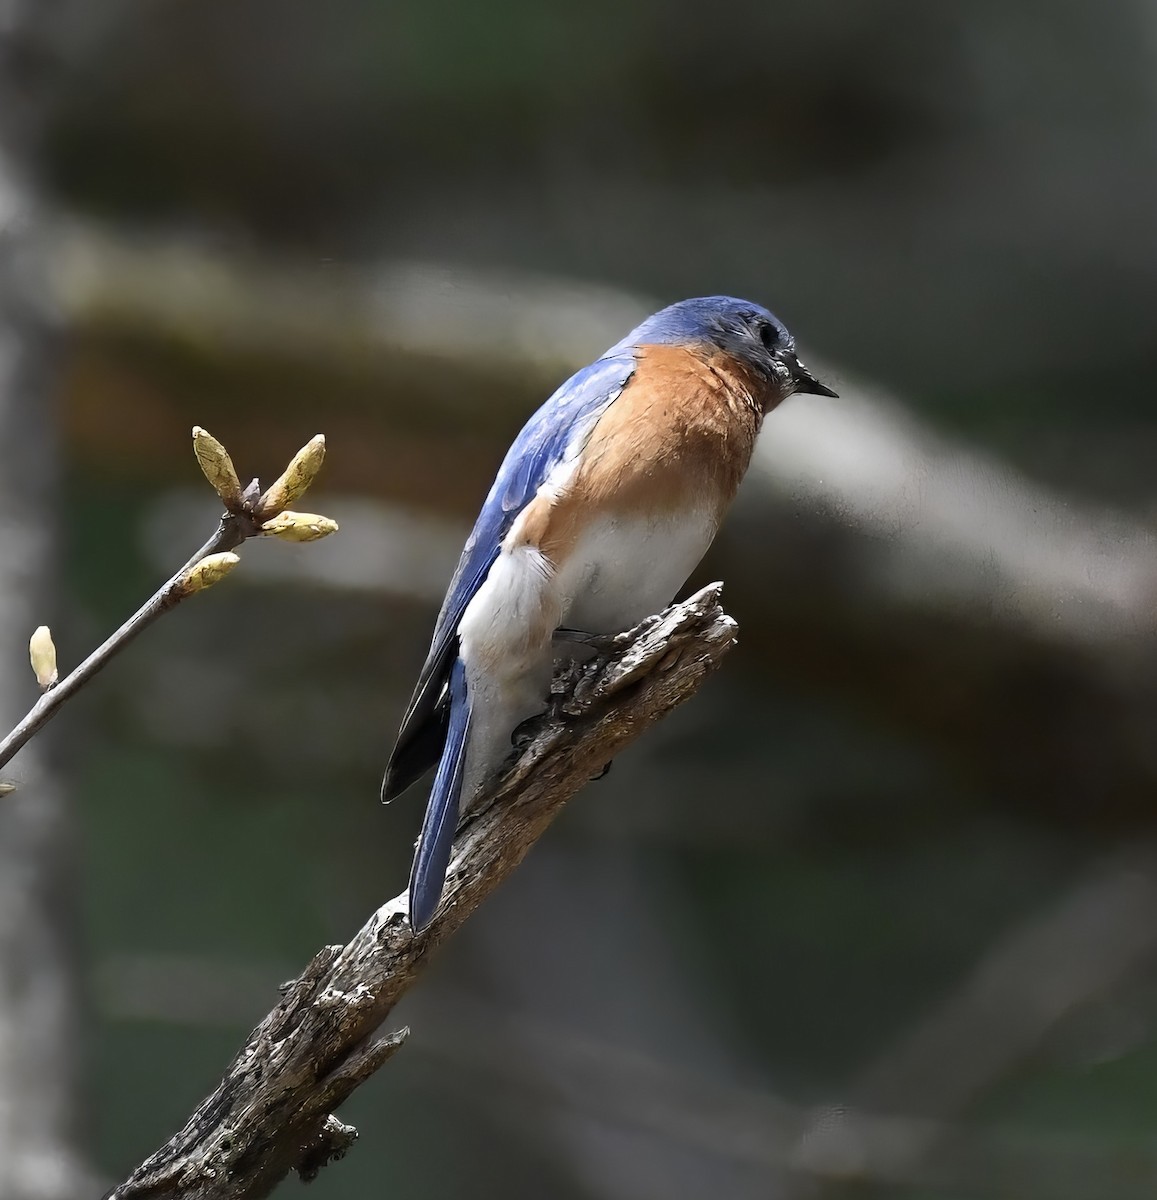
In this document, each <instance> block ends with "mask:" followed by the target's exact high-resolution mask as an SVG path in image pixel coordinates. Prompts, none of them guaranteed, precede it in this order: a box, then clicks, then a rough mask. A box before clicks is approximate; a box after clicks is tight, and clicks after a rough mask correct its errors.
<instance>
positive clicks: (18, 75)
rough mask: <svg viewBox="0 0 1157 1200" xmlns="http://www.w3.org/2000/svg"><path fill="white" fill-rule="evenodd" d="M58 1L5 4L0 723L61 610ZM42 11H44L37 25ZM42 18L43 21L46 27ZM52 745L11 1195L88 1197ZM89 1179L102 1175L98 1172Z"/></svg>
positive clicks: (6, 1145)
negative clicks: (45, 196)
mask: <svg viewBox="0 0 1157 1200" xmlns="http://www.w3.org/2000/svg"><path fill="white" fill-rule="evenodd" d="M55 12H56V6H55V5H54V4H53V3H51V2H50V0H27V3H20V2H19V0H17V2H14V0H0V725H3V727H4V729H9V728H11V726H12V725H14V724H15V723H16V721H17V720H18V719H19V718H20V717H21V716H23V714H24V712H25V711H26V709H27V708H28V706H29V704H30V703H31V702H32V700H34V699H35V695H36V693H35V684H34V683H33V682H32V679H31V676H30V674H29V667H28V662H27V649H26V647H27V638H28V635H29V633H30V632H31V631H32V629H33V628H34V627H35V626H36V625H37V624H40V623H41V622H45V621H47V620H48V619H49V603H50V591H51V575H52V562H53V550H54V543H55V538H56V522H55V497H56V491H57V488H56V483H57V479H56V459H57V451H56V445H55V441H54V434H53V421H52V410H51V406H50V403H49V399H50V392H51V384H52V366H53V361H54V358H55V353H54V341H55V334H54V330H53V328H52V322H51V321H50V319H49V316H48V312H47V308H46V305H45V303H44V295H45V293H46V289H45V288H44V287H43V286H42V279H41V267H42V265H43V261H44V256H43V253H42V250H43V246H42V244H41V240H40V238H41V231H42V226H41V223H40V220H39V217H40V212H39V209H40V204H39V199H38V192H37V187H36V183H35V179H34V173H33V170H32V163H33V157H34V154H33V147H34V146H35V141H36V136H37V132H38V127H39V124H40V121H41V119H42V117H43V114H44V106H45V102H46V86H47V83H48V80H49V76H50V74H51V72H50V71H49V69H48V67H49V63H50V62H51V58H50V56H49V54H48V40H47V39H46V38H44V37H43V36H42V31H43V27H42V26H41V22H42V21H44V20H46V19H47V18H49V17H51V16H53V15H55ZM33 18H35V22H34V20H33ZM34 23H35V25H36V26H37V28H35V29H34V28H33V24H34ZM43 747H44V743H43V742H36V743H34V744H33V745H31V746H29V747H28V748H27V749H26V750H25V751H24V752H23V753H22V754H21V755H20V757H19V758H18V759H16V760H15V763H14V768H13V771H12V776H11V777H12V778H13V779H14V780H15V781H17V782H18V783H19V784H20V787H19V790H18V791H17V792H16V793H15V794H13V795H12V796H9V797H7V798H5V799H3V800H2V801H0V1196H2V1197H3V1198H4V1200H33V1198H35V1200H52V1198H55V1197H61V1198H62V1200H63V1198H64V1197H70V1198H71V1197H74V1196H76V1195H78V1194H83V1191H82V1189H84V1187H85V1182H86V1181H85V1179H84V1176H83V1171H82V1167H81V1164H80V1157H79V1155H78V1153H77V1151H76V1135H77V1103H78V1087H77V1082H78V1072H79V1058H80V1055H79V1042H78V1020H77V1015H78V1002H77V995H78V987H77V969H76V956H75V955H74V954H73V953H72V946H71V944H70V937H69V934H70V931H71V926H72V921H71V919H70V918H71V915H72V911H73V909H72V905H71V904H70V903H69V899H70V893H71V879H72V876H73V871H72V867H71V862H70V856H69V853H68V840H69V839H68V836H67V834H68V830H67V817H66V812H65V807H64V800H63V796H62V793H61V790H60V787H59V786H58V784H57V782H56V780H55V779H54V777H53V775H52V773H51V771H50V770H49V768H48V765H47V763H46V760H45V757H44V749H43ZM88 1186H89V1187H91V1186H92V1182H91V1181H88Z"/></svg>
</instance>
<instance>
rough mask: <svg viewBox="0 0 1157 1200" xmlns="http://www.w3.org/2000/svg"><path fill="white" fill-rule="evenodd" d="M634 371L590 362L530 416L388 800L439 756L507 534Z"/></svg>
mask: <svg viewBox="0 0 1157 1200" xmlns="http://www.w3.org/2000/svg"><path fill="white" fill-rule="evenodd" d="M634 370H635V357H634V354H633V353H631V352H629V351H624V352H622V353H618V354H614V355H611V356H608V357H606V358H600V359H598V360H597V361H596V362H593V363H591V364H590V366H587V367H583V369H582V370H581V371H579V372H577V373H576V374H575V375H572V376H571V377H570V379H568V380H567V381H566V383H564V384H563V385H562V387H560V388H559V389H558V391H556V392H555V393H554V395H553V396H551V398H550V399H549V400H547V402H546V403H545V404H544V405H543V406H542V407H541V408H540V409H539V410H538V411H537V412H536V413H535V414H534V416H532V417H531V418H530V420H529V421H527V423H526V425H525V426H524V427H523V430H522V432H521V433H520V434H519V435H518V437H517V438H516V439H515V442H514V445H512V446H511V447H510V449H509V451H507V454H506V458H505V459H504V460H503V462H502V466H501V467H500V468H499V471H498V475H497V477H496V479H495V480H494V486H493V487H491V489H490V494H489V495H488V496H487V497H486V502H485V503H484V504H483V505H482V511H481V512H480V513H479V514H478V520H477V521H476V522H475V524H474V529H473V531H472V532H471V534H470V537H469V539H468V540H467V542H466V546H465V548H464V549H463V551H462V557H461V558H460V559H459V560H458V569H457V570H456V571H455V572H454V578H453V579H452V580H451V582H450V587H449V589H448V590H447V592H446V599H445V600H444V601H443V602H442V611H441V612H440V613H439V614H438V621H437V624H436V625H435V626H434V636H433V639H432V640H431V642H430V652H429V654H428V655H427V656H426V663H425V665H424V666H423V667H422V672H421V674H420V675H419V676H418V683H417V685H416V687H415V688H414V694H413V696H412V697H411V699H410V704H409V707H408V708H407V709H406V715H405V717H404V718H403V719H402V727H401V730H400V731H399V733H398V740H397V742H396V743H395V745H394V750H393V753H392V754H391V755H390V761H389V764H388V765H387V767H386V774H385V778H384V779H383V780H382V800H383V801H385V802H388V801H390V800H392V799H393V798H394V797H395V796H398V795H400V794H401V793H402V792H404V791H405V790H406V788H408V787H409V786H410V784H412V783H414V782H415V781H416V780H417V779H418V778H419V776H421V775H422V774H423V772H425V771H426V770H427V769H428V768H430V767H432V766H433V765H434V764H435V763H436V762H437V761H438V758H439V756H440V754H441V751H442V745H443V743H444V741H445V737H446V726H447V721H448V719H449V714H448V713H447V712H446V711H445V704H446V696H445V691H446V685H447V683H448V681H449V678H450V670H451V668H452V667H453V665H454V661H455V659H456V658H457V656H458V626H459V624H460V623H461V621H462V614H463V613H464V612H465V611H466V606H467V605H468V604H469V603H470V601H471V600H472V599H473V598H474V594H475V593H476V592H477V591H478V589H479V588H480V587H481V586H482V582H483V580H484V579H485V578H486V574H487V572H488V571H489V570H490V568H491V566H493V564H494V560H495V559H496V558H497V557H498V550H499V546H500V545H501V543H502V539H503V538H504V537H505V536H506V534H507V532H508V531H509V530H510V526H511V525H512V524H514V519H515V517H517V516H518V514H519V513H520V512H521V511H522V510H523V509H524V508H525V507H526V505H527V504H529V503H530V501H531V499H533V497H534V495H535V493H536V492H537V491H538V489H539V488H540V487H541V486H542V484H543V482H544V480H545V479H546V478H547V476H548V475H549V474H550V473H551V471H552V470H554V468H555V467H556V466H557V465H558V464H559V463H561V462H565V461H567V460H568V459H569V458H571V457H573V456H574V455H575V454H577V453H578V452H579V450H580V449H581V448H582V446H583V444H584V443H585V441H586V439H587V436H588V435H589V434H590V431H591V429H592V427H593V426H594V424H595V422H596V421H597V420H598V419H599V417H600V416H602V414H603V412H604V411H605V410H606V409H607V407H608V406H609V405H611V404H612V403H613V402H614V401H615V400H616V399H617V398H618V396H619V394H620V393H621V392H622V390H623V388H624V387H626V385H627V381H628V380H629V379H630V378H631V375H632V374H633V373H634Z"/></svg>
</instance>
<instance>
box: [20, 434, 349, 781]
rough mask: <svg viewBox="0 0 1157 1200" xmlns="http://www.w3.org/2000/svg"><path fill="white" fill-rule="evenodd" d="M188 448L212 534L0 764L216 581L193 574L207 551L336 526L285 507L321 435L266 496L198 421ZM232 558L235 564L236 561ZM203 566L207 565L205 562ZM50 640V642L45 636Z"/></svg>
mask: <svg viewBox="0 0 1157 1200" xmlns="http://www.w3.org/2000/svg"><path fill="white" fill-rule="evenodd" d="M193 451H194V454H196V456H197V461H198V463H200V466H201V470H202V472H203V473H204V475H205V477H206V478H207V479H208V480H209V482H210V483H211V484H212V485H213V487H214V489H215V490H216V492H217V494H218V496H219V497H220V498H221V500H222V502H223V503H224V504H225V508H226V511H225V513H224V515H223V516H222V517H221V521H220V524H218V526H217V532H216V533H214V534H213V536H212V537H211V538H210V539H209V540H208V541H207V542H206V543H205V544H204V545H203V546H202V547H201V549H200V550H198V551H197V552H196V554H194V555H193V557H192V558H190V559H189V561H188V562H187V563H185V565H184V566H183V567H182V568H181V569H180V570H179V571H177V572H176V573H175V574H174V575H173V576H172V577H171V578H170V579H169V580H168V582H166V583H165V584H164V585H163V586H162V587H160V588H159V589H158V590H157V591H156V592H154V593H153V595H152V596H151V597H150V598H149V599H148V600H146V601H145V603H144V604H142V605H141V607H140V608H138V609H137V611H136V612H135V613H133V615H132V616H131V617H129V619H128V620H127V621H126V622H125V623H124V624H123V625H122V626H121V627H120V628H119V629H118V630H117V631H116V632H115V633H114V634H112V636H111V637H109V638H107V639H106V640H105V641H104V642H103V643H102V644H101V645H100V646H98V647H97V648H96V649H95V650H94V651H93V652H92V653H91V654H90V655H89V656H88V657H87V658H86V659H85V660H84V661H83V662H82V663H81V664H80V665H79V666H78V667H76V669H75V670H73V671H70V672H69V673H68V674H67V675H66V676H65V677H64V678H63V679H61V680H60V681H59V682H58V683H56V684H53V685H51V686H49V688H48V690H47V691H45V692H44V694H43V695H42V696H41V697H40V699H39V700H37V702H36V703H35V704H34V705H33V706H32V708H31V709H30V710H29V711H28V713H27V715H26V716H25V717H24V718H23V720H21V722H20V723H19V724H18V725H17V726H16V728H15V729H13V730H12V732H11V733H9V734H8V735H7V737H5V738H4V739H3V740H2V741H0V767H3V766H5V765H6V764H7V763H8V762H9V761H11V759H12V758H13V757H14V756H15V754H16V753H17V752H18V751H19V750H20V749H21V747H22V746H24V745H25V744H26V743H27V742H28V741H29V740H30V739H31V738H33V737H35V736H36V734H37V733H39V732H40V730H41V729H43V728H44V726H45V725H47V724H48V722H49V721H51V720H52V718H53V717H54V716H55V715H56V714H57V712H59V711H60V708H61V706H62V705H63V704H64V702H65V701H66V700H69V699H70V698H71V697H73V696H75V695H76V693H77V692H78V691H80V689H81V688H82V687H84V685H85V684H86V683H88V681H89V680H90V679H92V678H93V676H94V675H96V673H97V672H98V671H99V670H100V669H101V668H102V667H104V666H105V665H106V664H107V663H108V662H110V661H111V660H112V659H113V658H114V657H115V656H116V655H117V654H119V653H120V651H122V650H123V649H124V648H125V647H126V646H127V645H128V644H129V642H131V641H132V640H133V638H135V637H136V636H137V634H139V633H140V632H141V631H142V630H143V629H147V628H148V627H149V626H150V625H151V624H152V623H153V622H154V621H155V620H156V619H157V618H158V617H159V616H161V615H162V614H163V613H166V612H168V611H169V610H170V609H172V608H174V607H176V605H177V604H179V603H180V602H181V601H182V600H184V599H185V598H186V597H187V596H191V595H192V594H193V593H194V592H196V591H199V590H201V589H203V588H204V587H206V586H208V585H209V583H212V582H213V579H214V578H219V577H220V574H221V573H222V571H223V569H224V568H219V571H218V573H217V575H215V576H214V577H213V578H209V579H201V580H194V579H193V578H192V575H191V572H192V570H193V568H194V567H195V566H197V564H198V563H201V562H203V561H204V560H205V559H207V558H209V557H210V556H211V555H217V554H225V553H226V552H227V551H230V550H232V549H234V547H236V546H240V545H241V543H242V542H244V541H245V540H246V539H248V538H251V537H257V536H258V535H260V534H269V535H271V536H274V537H279V538H283V539H284V540H286V541H294V542H302V541H314V540H316V539H317V538H319V537H325V536H326V535H327V534H330V533H333V532H334V531H335V530H336V529H337V523H336V522H335V521H331V520H330V519H329V518H328V517H322V516H318V515H317V514H315V513H295V512H290V511H288V506H289V505H290V504H291V503H293V501H295V500H297V499H299V498H300V497H301V496H302V495H303V494H304V493H305V491H306V490H307V489H308V487H309V485H310V484H311V483H312V482H313V478H314V476H315V475H316V474H317V472H318V470H319V469H320V467H321V464H322V461H323V460H324V458H325V438H324V437H322V435H321V434H318V435H317V436H316V437H314V438H311V439H310V441H308V442H307V443H306V444H305V445H304V446H303V447H302V448H301V449H300V450H299V451H298V452H297V453H296V454H295V455H294V456H293V458H292V459H291V460H290V462H289V465H288V466H287V467H286V468H285V470H284V471H283V472H282V473H281V475H280V476H279V477H278V478H277V479H276V480H275V481H274V483H273V484H272V485H271V486H270V487H269V489H268V491H266V492H264V493H262V491H261V485H260V483H259V482H258V481H257V480H256V479H254V480H253V481H252V482H251V483H250V484H249V486H248V487H246V488H244V489H242V487H241V485H240V483H239V482H238V480H237V473H236V471H235V470H234V468H233V463H232V460H231V459H230V458H229V455H228V454H227V452H226V450H225V447H224V446H222V445H221V444H220V442H218V441H217V440H216V438H214V437H212V436H211V435H210V434H208V433H207V432H206V431H205V430H204V429H201V428H200V427H199V426H194V428H193ZM232 562H233V563H235V562H236V559H233V560H232ZM209 565H210V564H206V567H208V566H209ZM46 632H47V631H46ZM49 642H50V645H51V638H50V639H49Z"/></svg>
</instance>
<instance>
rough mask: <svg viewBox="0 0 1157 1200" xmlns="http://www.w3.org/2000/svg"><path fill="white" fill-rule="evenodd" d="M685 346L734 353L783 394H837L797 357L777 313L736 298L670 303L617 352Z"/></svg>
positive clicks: (706, 297) (790, 337)
mask: <svg viewBox="0 0 1157 1200" xmlns="http://www.w3.org/2000/svg"><path fill="white" fill-rule="evenodd" d="M684 344H686V345H706V346H709V347H712V348H714V349H717V350H722V351H723V352H724V353H726V354H730V355H731V356H732V357H733V358H735V359H736V360H738V361H739V362H740V363H742V364H743V365H744V366H746V367H748V368H751V369H752V370H754V371H755V372H756V374H757V375H759V376H760V377H761V378H763V379H765V380H766V381H767V382H768V383H769V384H771V385H773V386H774V387H776V388H777V390H778V391H779V393H780V396H781V397H782V396H789V395H791V393H793V392H810V393H811V394H812V395H816V396H835V395H836V393H835V392H833V391H832V389H831V388H830V387H827V386H826V385H825V384H822V383H820V381H819V380H818V379H816V377H815V376H814V375H813V374H812V373H811V372H810V371H809V370H808V369H807V368H806V367H805V366H804V365H803V363H801V362H800V361H799V356H798V355H797V354H796V352H795V339H794V338H793V337H792V336H791V334H790V333H788V331H787V328H786V327H785V326H784V324H783V322H782V321H780V320H779V318H778V317H777V316H776V315H775V314H774V313H771V312H769V311H768V310H767V309H766V308H763V307H762V306H761V305H759V304H753V303H752V302H751V301H750V300H737V299H735V297H734V296H699V297H696V298H695V299H693V300H680V301H679V302H678V303H677V304H671V305H669V306H668V307H667V308H663V309H660V310H659V311H658V312H657V313H654V314H653V315H652V316H649V317H648V318H647V319H646V320H645V321H644V322H643V323H642V324H641V325H639V326H638V327H637V328H636V329H633V330H632V331H631V332H630V333H629V334H627V336H626V337H625V338H623V340H622V341H621V342H619V344H618V345H617V346H616V347H615V348H614V350H615V351H622V350H626V349H628V348H629V347H631V346H645V345H660V346H678V345H684Z"/></svg>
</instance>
